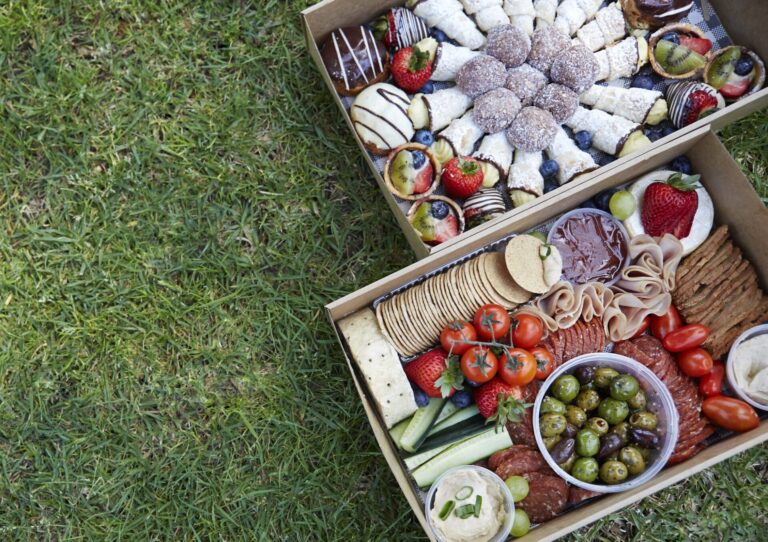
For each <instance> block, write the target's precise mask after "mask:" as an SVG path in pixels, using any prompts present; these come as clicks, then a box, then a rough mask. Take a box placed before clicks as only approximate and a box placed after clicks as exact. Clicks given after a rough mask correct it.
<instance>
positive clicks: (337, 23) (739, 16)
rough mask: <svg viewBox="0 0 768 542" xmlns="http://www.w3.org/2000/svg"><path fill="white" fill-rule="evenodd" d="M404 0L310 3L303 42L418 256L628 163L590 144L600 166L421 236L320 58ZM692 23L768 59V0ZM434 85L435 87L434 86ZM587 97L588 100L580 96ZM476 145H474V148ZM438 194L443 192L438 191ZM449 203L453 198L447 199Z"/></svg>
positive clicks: (729, 6) (702, 15) (705, 5)
mask: <svg viewBox="0 0 768 542" xmlns="http://www.w3.org/2000/svg"><path fill="white" fill-rule="evenodd" d="M402 4H403V2H402V0H384V1H381V2H358V1H355V0H324V1H322V2H320V3H318V4H316V5H315V6H312V7H310V8H308V9H306V10H305V11H304V12H302V18H303V22H304V27H305V32H306V39H307V45H308V49H309V52H310V56H311V57H312V59H313V60H314V62H315V64H316V65H317V68H318V70H319V71H320V74H321V76H322V77H323V79H324V80H325V82H326V84H327V85H328V88H329V90H330V91H331V94H332V95H333V97H334V99H335V100H336V102H337V104H338V106H339V108H340V111H341V113H342V115H343V117H344V118H345V120H346V121H347V124H348V126H349V128H350V130H351V132H352V134H353V135H354V137H355V139H356V141H357V143H358V145H359V147H360V149H361V151H362V152H363V155H364V156H365V158H366V161H367V163H368V165H369V167H370V169H371V172H372V173H373V176H374V178H375V179H376V182H377V183H378V185H379V188H380V190H381V192H382V194H383V195H384V198H385V200H386V201H387V204H388V205H389V206H390V208H391V209H392V212H393V213H394V215H395V217H396V219H397V221H398V223H399V225H400V227H401V229H402V230H403V232H404V234H405V236H406V238H407V240H408V242H409V244H410V245H411V246H412V248H413V249H414V251H415V252H416V255H417V257H419V258H422V257H425V256H427V255H428V254H431V253H435V252H437V251H442V250H445V249H447V248H449V247H451V246H452V245H454V244H456V243H458V242H460V241H461V240H462V239H466V238H467V237H469V236H472V235H476V234H481V233H482V232H484V231H486V230H488V229H489V228H492V227H493V226H494V225H495V224H498V223H500V222H501V221H503V220H505V219H506V218H510V217H512V216H519V215H520V214H521V213H524V212H525V211H527V210H529V209H530V208H531V207H535V206H538V205H541V204H547V203H548V201H550V200H551V199H553V198H556V197H557V195H558V194H560V193H562V192H565V191H567V190H569V189H571V188H576V187H578V186H584V185H585V184H587V183H589V181H590V179H593V178H595V177H596V176H598V175H600V174H602V173H604V172H607V171H610V170H611V169H613V168H615V167H621V166H623V165H626V164H627V163H629V162H630V161H631V160H632V159H633V158H635V157H636V156H632V155H629V156H625V157H623V158H618V159H616V160H613V161H606V160H601V159H600V157H598V154H599V153H596V152H595V151H594V149H593V150H591V151H590V153H591V154H593V156H595V157H596V161H597V163H598V165H600V166H601V167H599V168H598V169H596V170H594V171H592V172H588V173H584V174H583V175H580V176H578V178H576V179H575V180H573V181H571V182H570V183H566V184H564V185H563V186H560V187H559V188H557V189H555V190H553V191H551V192H546V193H544V194H543V195H541V196H539V197H537V198H535V199H533V200H532V201H530V202H528V203H525V204H524V205H522V206H519V207H515V208H511V209H510V207H511V205H510V204H509V202H508V201H507V202H506V204H505V206H506V208H507V211H506V212H505V213H503V214H502V215H501V216H498V217H496V218H493V219H491V220H489V221H488V222H485V223H482V224H480V225H477V226H475V227H472V228H471V229H466V230H465V231H464V233H462V234H460V235H458V236H457V237H453V238H451V239H448V240H447V241H444V242H442V243H440V244H437V245H428V244H425V243H424V242H423V241H422V239H421V238H420V236H419V234H418V232H417V231H416V230H415V229H414V228H413V227H412V226H411V223H410V221H409V216H408V210H409V208H410V206H411V205H412V204H413V199H416V198H412V199H410V200H409V199H401V198H398V197H396V196H394V195H393V193H392V192H391V191H390V189H389V188H388V185H389V186H390V187H391V183H389V182H388V181H389V180H388V179H385V176H384V174H383V172H382V168H383V164H384V160H385V158H384V157H381V156H378V157H377V156H374V155H372V154H371V153H370V152H368V150H366V148H365V146H364V144H363V141H362V140H361V139H360V137H359V136H358V135H357V133H356V132H355V129H354V127H353V123H352V120H351V118H350V116H349V113H348V111H349V106H350V104H351V100H352V98H349V97H344V96H340V95H339V94H338V93H337V91H336V88H335V86H334V83H333V81H332V80H331V78H330V76H329V74H328V71H327V70H326V68H325V65H324V63H323V60H322V57H321V52H320V45H321V44H322V43H323V41H324V40H325V39H326V38H327V37H328V36H329V34H330V33H331V32H332V31H333V30H335V29H337V28H339V27H344V26H351V25H362V24H365V23H369V22H371V21H372V20H373V19H375V18H376V17H377V16H378V15H380V14H382V13H384V12H386V11H387V10H388V9H390V8H392V7H395V6H400V5H402ZM686 20H687V21H690V22H691V23H693V24H694V25H698V26H700V27H702V28H703V29H704V30H705V31H706V35H707V36H708V37H709V38H710V40H712V41H713V43H714V45H715V47H714V48H715V49H716V48H718V47H723V46H726V45H729V44H731V43H735V44H739V45H744V46H747V47H749V48H750V49H751V50H753V51H754V52H756V53H757V54H758V55H759V56H761V57H762V58H764V59H768V36H766V34H765V32H764V31H763V27H764V26H765V24H766V23H768V3H765V2H763V1H762V0H743V1H742V2H739V5H738V8H735V7H734V5H733V3H730V2H727V1H725V0H698V1H697V2H695V3H694V8H693V11H692V13H691V15H690V17H689V18H687V19H686ZM620 81H623V83H622V84H624V85H625V86H626V85H627V84H629V83H628V79H626V78H624V79H623V80H620ZM436 88H437V87H436ZM583 103H587V102H583ZM767 104H768V88H763V89H762V90H759V91H757V92H755V93H753V94H750V95H748V96H745V97H743V98H741V99H740V100H738V101H736V102H734V103H730V104H729V105H728V106H727V107H725V108H724V109H721V110H719V111H717V112H715V113H713V114H710V115H708V116H706V117H704V118H700V119H699V120H697V121H696V122H694V123H693V124H690V125H688V126H686V127H684V128H681V129H678V130H677V131H675V132H673V133H672V134H671V135H667V136H665V137H662V138H661V139H658V140H657V141H654V142H653V144H652V146H651V147H646V148H644V149H643V150H641V151H639V153H640V154H643V153H645V152H647V151H648V150H649V149H656V148H659V147H661V146H664V145H665V144H667V143H669V142H671V141H673V140H674V139H676V138H678V137H681V136H682V135H685V134H687V133H691V132H692V131H695V130H696V129H698V128H700V127H702V126H705V125H707V126H711V127H712V128H713V129H714V130H715V131H717V130H720V129H721V128H722V127H724V126H726V125H728V124H730V123H732V122H734V121H736V120H738V119H741V118H743V117H745V116H747V115H749V114H750V113H752V112H754V111H756V110H758V109H760V108H762V107H765V106H766V105H767ZM478 152H480V151H479V150H478V151H475V154H477V153H478ZM500 184H501V185H502V186H503V185H505V184H506V183H505V180H504V179H502V181H501V183H500ZM501 191H502V192H504V194H505V198H506V199H508V198H507V195H506V189H505V188H502V189H501ZM438 197H441V196H438ZM451 203H452V202H451Z"/></svg>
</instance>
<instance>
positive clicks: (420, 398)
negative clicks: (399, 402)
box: [412, 386, 429, 407]
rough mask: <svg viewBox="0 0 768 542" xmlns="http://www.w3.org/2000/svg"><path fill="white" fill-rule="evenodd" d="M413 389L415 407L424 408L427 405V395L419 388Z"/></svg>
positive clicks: (414, 387)
mask: <svg viewBox="0 0 768 542" xmlns="http://www.w3.org/2000/svg"><path fill="white" fill-rule="evenodd" d="M412 387H413V397H414V399H416V405H417V406H420V407H425V406H427V405H428V404H429V397H427V394H426V393H424V392H423V391H422V389H421V388H419V387H416V386H412Z"/></svg>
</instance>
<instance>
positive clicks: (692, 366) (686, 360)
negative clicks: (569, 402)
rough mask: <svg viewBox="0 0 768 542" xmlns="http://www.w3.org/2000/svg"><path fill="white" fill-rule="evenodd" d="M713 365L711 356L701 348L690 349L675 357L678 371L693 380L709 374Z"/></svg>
mask: <svg viewBox="0 0 768 542" xmlns="http://www.w3.org/2000/svg"><path fill="white" fill-rule="evenodd" d="M713 364H714V362H713V361H712V356H710V355H709V352H707V351H706V350H704V349H702V348H691V349H690V350H685V351H683V352H680V353H679V354H678V355H677V365H678V366H679V367H680V370H681V371H683V372H684V373H685V374H686V375H688V376H692V377H694V378H697V377H700V376H704V375H705V374H707V373H709V372H710V371H711V370H712V366H713Z"/></svg>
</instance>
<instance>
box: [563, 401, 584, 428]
mask: <svg viewBox="0 0 768 542" xmlns="http://www.w3.org/2000/svg"><path fill="white" fill-rule="evenodd" d="M565 418H566V419H567V420H568V423H570V424H572V425H574V426H576V427H581V426H582V425H584V423H585V422H586V421H587V413H586V412H584V411H583V410H582V409H580V408H579V407H577V406H576V405H568V406H567V407H565Z"/></svg>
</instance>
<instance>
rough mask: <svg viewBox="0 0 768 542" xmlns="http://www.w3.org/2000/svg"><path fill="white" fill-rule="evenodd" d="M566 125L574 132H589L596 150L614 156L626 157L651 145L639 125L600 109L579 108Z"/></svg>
mask: <svg viewBox="0 0 768 542" xmlns="http://www.w3.org/2000/svg"><path fill="white" fill-rule="evenodd" d="M565 124H566V125H568V126H569V127H570V128H571V129H572V130H573V131H574V132H579V131H581V130H585V131H587V132H589V133H590V134H592V145H593V146H594V147H595V148H596V149H598V150H601V151H603V152H605V153H608V154H612V155H614V156H625V155H627V154H629V153H631V152H635V151H637V150H639V149H640V148H643V147H646V146H648V145H650V144H651V142H650V140H648V138H647V137H645V135H643V132H642V129H641V127H640V125H639V124H637V123H636V122H632V121H631V120H629V119H625V118H624V117H620V116H618V115H611V114H610V113H606V112H605V111H600V110H599V109H585V108H583V107H579V108H577V109H576V112H575V113H574V114H573V116H572V117H571V118H570V119H569V120H568V121H567V122H566V123H565Z"/></svg>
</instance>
